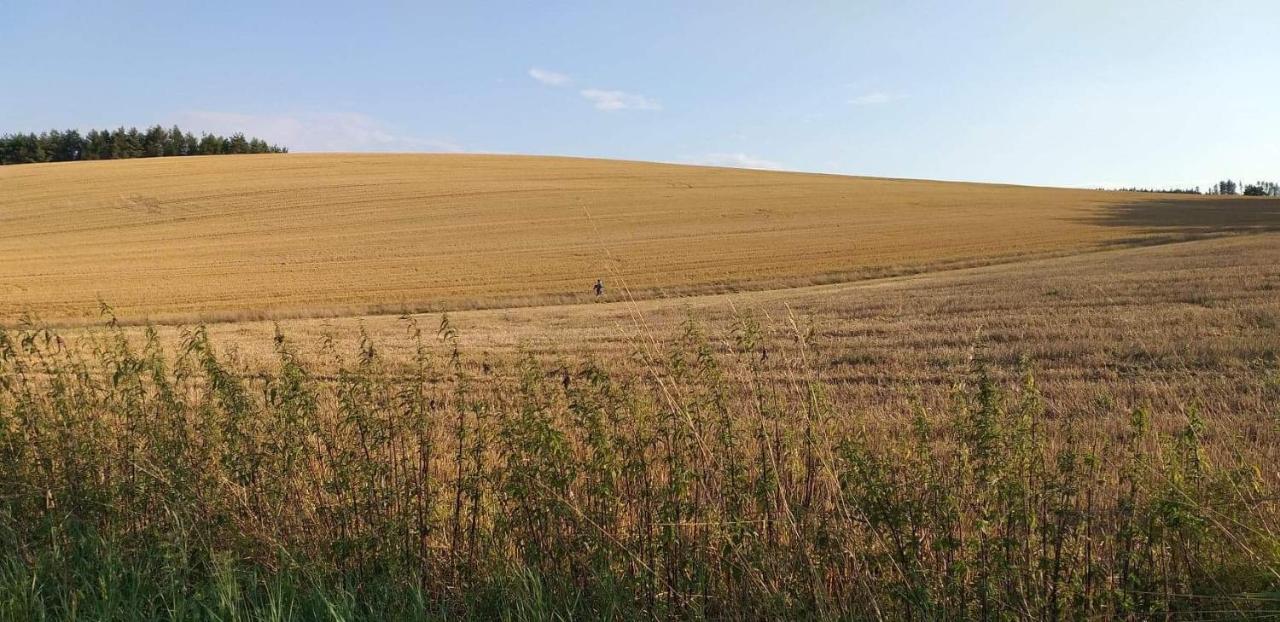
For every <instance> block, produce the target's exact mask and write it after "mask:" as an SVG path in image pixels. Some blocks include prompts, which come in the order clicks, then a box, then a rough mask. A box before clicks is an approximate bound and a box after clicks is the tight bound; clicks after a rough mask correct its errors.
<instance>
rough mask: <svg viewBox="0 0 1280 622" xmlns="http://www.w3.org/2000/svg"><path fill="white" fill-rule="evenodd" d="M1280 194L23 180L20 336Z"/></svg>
mask: <svg viewBox="0 0 1280 622" xmlns="http://www.w3.org/2000/svg"><path fill="white" fill-rule="evenodd" d="M1276 210H1277V207H1276V202H1275V201H1266V200H1258V201H1247V200H1239V199H1237V200H1234V201H1220V200H1214V199H1212V198H1208V197H1204V198H1187V197H1174V196H1171V195H1151V194H1133V193H1118V192H1096V191H1084V190H1063V189H1048V188H1036V187H1019V186H1002V185H986V184H971V183H946V182H930V181H912V180H896V179H875V178H857V177H843V176H834V175H817V174H799V173H783V172H765V171H749V170H738V169H722V168H707V167H694V166H680V165H667V164H652V163H639V162H623V161H606V160H590V159H574V158H557V157H527V156H484V155H334V154H325V155H320V154H315V155H297V154H291V155H261V156H236V157H227V158H216V157H214V158H205V157H192V158H163V159H151V160H129V161H124V160H120V161H99V162H75V163H55V164H36V165H29V166H15V167H4V168H0V321H2V322H13V321H15V320H16V319H17V318H19V317H20V316H21V315H22V314H23V313H25V312H28V311H30V312H34V313H36V314H38V315H39V316H40V317H41V318H43V319H44V320H46V321H52V322H57V323H78V322H85V321H91V320H93V319H95V316H96V312H97V300H99V299H102V300H106V301H109V302H110V303H111V304H112V305H114V307H115V309H116V312H117V314H119V316H120V318H121V319H122V320H127V321H140V320H143V319H152V320H158V321H165V320H183V321H210V320H227V319H254V318H272V317H308V316H333V315H352V314H359V313H371V312H393V313H399V312H404V311H430V310H453V309H466V308H481V307H489V308H496V307H509V306H517V305H532V304H550V303H573V302H587V301H590V300H591V299H592V296H591V292H590V288H591V285H592V284H593V283H594V281H595V279H596V278H603V279H605V282H606V286H607V287H608V292H607V293H608V296H607V297H608V298H610V299H612V300H618V299H619V298H620V297H621V296H623V292H622V291H621V290H622V289H623V287H624V286H625V288H626V289H628V290H629V292H630V295H631V296H632V297H634V298H662V297H671V296H676V295H688V294H705V293H715V292H725V291H734V290H750V289H768V288H779V287H791V286H803V285H813V284H820V283H834V282H842V281H849V280H858V279H864V278H873V277H883V276H890V275H897V274H910V273H917V272H921V271H927V270H934V269H941V268H956V267H963V266H970V265H981V264H991V263H999V262H1006V261H1010V260H1013V259H1018V258H1029V257H1036V256H1049V255H1061V254H1070V253H1076V252H1081V251H1087V250H1097V249H1100V248H1105V247H1110V246H1117V245H1120V246H1124V245H1141V244H1148V243H1153V242H1159V241H1167V240H1169V239H1173V238H1184V237H1188V236H1199V235H1205V234H1214V233H1222V232H1227V231H1239V230H1252V229H1266V228H1272V227H1274V226H1275V224H1276V218H1275V214H1276Z"/></svg>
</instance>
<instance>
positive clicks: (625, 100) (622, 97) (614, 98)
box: [578, 89, 662, 111]
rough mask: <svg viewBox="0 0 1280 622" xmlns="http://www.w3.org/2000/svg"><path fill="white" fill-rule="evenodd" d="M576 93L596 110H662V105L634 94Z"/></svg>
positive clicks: (590, 90) (589, 91) (593, 91)
mask: <svg viewBox="0 0 1280 622" xmlns="http://www.w3.org/2000/svg"><path fill="white" fill-rule="evenodd" d="M578 93H579V94H580V95H582V96H583V97H584V98H586V99H587V101H590V102H591V104H592V105H593V106H595V107H596V110H609V111H612V110H662V104H659V103H658V102H657V101H654V100H652V99H649V98H648V97H645V96H644V95H636V94H635V93H627V92H625V91H606V90H602V89H583V90H581V91H578Z"/></svg>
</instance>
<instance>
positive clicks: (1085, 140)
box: [0, 0, 1280, 187]
mask: <svg viewBox="0 0 1280 622" xmlns="http://www.w3.org/2000/svg"><path fill="white" fill-rule="evenodd" d="M0 41H3V42H4V47H5V49H6V54H5V58H4V60H2V61H0V133H6V132H18V131H24V132H25V131H40V130H46V129H51V128H83V129H87V128H90V127H116V126H120V125H125V126H129V125H137V126H148V125H154V124H156V123H160V124H163V125H166V126H168V125H172V124H175V123H176V124H179V125H181V126H182V127H183V128H184V129H191V130H194V131H196V132H197V133H199V132H200V131H210V132H218V133H230V132H235V131H243V132H245V133H247V134H251V135H256V136H260V137H262V138H265V139H267V140H269V141H272V142H277V143H281V144H284V145H286V146H288V147H290V148H291V149H292V150H293V151H460V152H484V153H528V154H552V155H575V156H588V157H606V158H622V159H635V160H655V161H665V162H680V163H690V164H714V165H722V166H744V167H750V168H777V169H786V170H801V171H818V172H830V173H842V174H854V175H874V176H887V177H908V178H929V179H948V180H968V181H995V182H1009V183H1023V184H1035V185H1056V186H1076V187H1099V186H1101V187H1120V186H1162V187H1169V186H1194V185H1201V186H1208V185H1209V184H1211V183H1213V182H1214V181H1216V180H1218V179H1223V178H1232V179H1244V180H1248V181H1253V180H1258V179H1280V2H1277V1H1276V0H1237V1H1232V0H1220V1H1203V2H1183V1H1178V0H1160V1H1150V2H1148V1H1143V0H1129V1H1125V0H1055V1H1049V0H1043V1H1038V0H1021V1H1008V2H997V1H972V2H961V1H955V0H948V1H937V2H911V1H901V2H892V1H886V2H862V1H859V0H844V1H830V2H825V1H805V0H790V1H782V0H775V1H771V2H764V1H756V0H736V1H725V2H721V1H718V0H698V1H695V2H690V1H688V0H684V1H672V2H668V1H665V0H645V1H643V2H641V1H638V0H637V1H632V2H609V1H604V0H600V1H586V0H583V1H581V2H555V1H541V2H539V1H524V2H476V3H471V2H362V3H353V2H332V1H329V0H311V1H308V2H271V1H265V0H252V1H250V0H220V1H219V2H195V1H180V0H165V1H155V2H150V1H147V2H144V1H136V2H134V1H124V0H120V1H116V2H105V1H104V2H83V1H76V2H70V1H61V0H40V1H26V0H0Z"/></svg>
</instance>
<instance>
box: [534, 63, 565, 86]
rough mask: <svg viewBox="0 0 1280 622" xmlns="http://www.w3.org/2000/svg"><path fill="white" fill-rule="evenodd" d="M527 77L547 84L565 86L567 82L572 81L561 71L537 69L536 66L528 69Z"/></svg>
mask: <svg viewBox="0 0 1280 622" xmlns="http://www.w3.org/2000/svg"><path fill="white" fill-rule="evenodd" d="M529 77H530V78H533V79H534V80H537V81H538V82H541V83H543V84H545V85H547V86H567V85H568V84H569V83H571V82H573V79H572V78H570V77H569V76H566V75H564V74H562V73H556V72H554V71H548V70H546V69H539V68H537V67H532V68H530V69H529Z"/></svg>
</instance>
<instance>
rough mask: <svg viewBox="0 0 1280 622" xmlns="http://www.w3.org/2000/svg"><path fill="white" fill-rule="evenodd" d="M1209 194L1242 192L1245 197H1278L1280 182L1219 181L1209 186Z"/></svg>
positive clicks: (1279, 194) (1279, 195)
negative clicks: (1247, 182)
mask: <svg viewBox="0 0 1280 622" xmlns="http://www.w3.org/2000/svg"><path fill="white" fill-rule="evenodd" d="M1209 194H1243V195H1244V196H1247V197H1280V184H1277V183H1276V182H1274V181H1256V182H1254V183H1251V184H1246V183H1244V182H1243V181H1239V182H1236V181H1231V180H1230V179H1228V180H1225V181H1220V182H1218V183H1216V184H1214V185H1213V186H1212V187H1210V188H1209Z"/></svg>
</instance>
